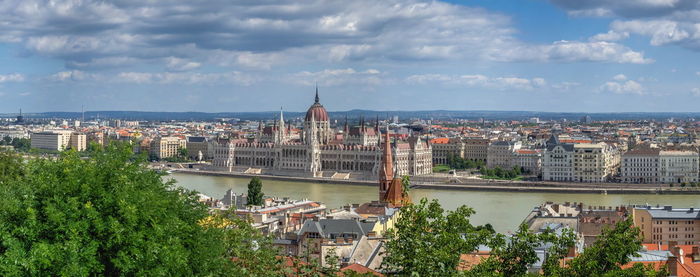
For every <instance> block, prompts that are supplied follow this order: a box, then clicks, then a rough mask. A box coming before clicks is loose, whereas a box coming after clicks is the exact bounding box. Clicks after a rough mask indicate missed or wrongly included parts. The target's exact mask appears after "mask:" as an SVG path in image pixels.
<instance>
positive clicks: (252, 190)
mask: <svg viewBox="0 0 700 277" xmlns="http://www.w3.org/2000/svg"><path fill="white" fill-rule="evenodd" d="M262 204H263V192H262V181H261V180H260V178H258V177H253V178H252V179H250V182H249V183H248V205H250V206H262Z"/></svg>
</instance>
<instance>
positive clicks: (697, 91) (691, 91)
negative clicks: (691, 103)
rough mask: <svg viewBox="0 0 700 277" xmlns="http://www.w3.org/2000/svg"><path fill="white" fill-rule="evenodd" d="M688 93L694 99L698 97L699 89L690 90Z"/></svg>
mask: <svg viewBox="0 0 700 277" xmlns="http://www.w3.org/2000/svg"><path fill="white" fill-rule="evenodd" d="M690 93H691V94H693V96H695V97H700V88H693V89H691V90H690Z"/></svg>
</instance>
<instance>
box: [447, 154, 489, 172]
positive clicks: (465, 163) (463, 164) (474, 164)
mask: <svg viewBox="0 0 700 277" xmlns="http://www.w3.org/2000/svg"><path fill="white" fill-rule="evenodd" d="M447 165H448V166H450V168H454V169H470V168H477V169H479V168H483V167H484V166H485V165H486V164H485V163H484V161H473V160H468V159H464V158H462V157H460V156H457V155H455V154H449V155H447Z"/></svg>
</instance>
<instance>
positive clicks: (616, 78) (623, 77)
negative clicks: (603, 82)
mask: <svg viewBox="0 0 700 277" xmlns="http://www.w3.org/2000/svg"><path fill="white" fill-rule="evenodd" d="M613 80H615V81H624V80H627V76H625V74H617V75H615V76H614V77H613Z"/></svg>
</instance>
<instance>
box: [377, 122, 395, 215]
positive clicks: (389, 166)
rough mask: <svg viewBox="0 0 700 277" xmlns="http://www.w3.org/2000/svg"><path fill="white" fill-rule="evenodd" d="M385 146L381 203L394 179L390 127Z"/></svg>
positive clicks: (380, 172) (380, 188)
mask: <svg viewBox="0 0 700 277" xmlns="http://www.w3.org/2000/svg"><path fill="white" fill-rule="evenodd" d="M384 135H385V140H384V146H383V147H382V164H381V168H380V169H379V201H383V200H384V199H385V197H386V192H387V190H389V186H390V185H391V181H392V180H393V179H394V169H393V167H394V160H393V158H392V154H391V152H392V151H391V139H390V138H389V126H388V125H387V127H386V131H385V134H384Z"/></svg>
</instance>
